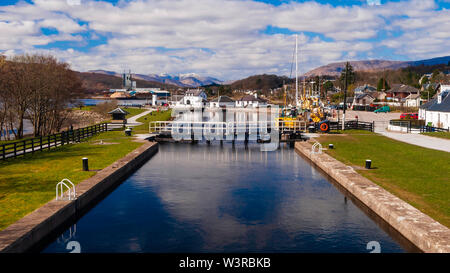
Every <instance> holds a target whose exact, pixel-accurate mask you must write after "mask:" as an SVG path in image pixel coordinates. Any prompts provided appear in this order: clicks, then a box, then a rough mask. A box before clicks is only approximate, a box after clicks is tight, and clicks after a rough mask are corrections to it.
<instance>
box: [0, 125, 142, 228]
mask: <svg viewBox="0 0 450 273" xmlns="http://www.w3.org/2000/svg"><path fill="white" fill-rule="evenodd" d="M99 140H103V141H104V142H105V143H117V144H111V145H95V144H94V142H96V141H99ZM141 145H142V143H138V142H133V141H132V139H131V138H130V137H125V136H124V133H123V132H122V131H111V132H105V133H101V134H99V135H97V136H94V137H92V138H89V139H87V140H85V142H83V143H79V144H71V145H65V146H62V147H58V148H54V149H52V150H50V151H44V152H36V153H35V154H34V155H32V154H28V155H26V156H25V157H19V158H17V159H11V160H7V161H6V162H3V161H1V162H0V230H1V229H4V228H6V227H7V226H8V225H10V224H12V223H14V222H15V221H17V220H18V219H20V218H22V217H23V216H25V215H27V214H28V213H30V212H32V211H33V210H35V209H37V208H39V207H40V206H42V205H43V204H45V203H47V202H48V201H50V200H52V199H53V198H55V186H56V184H57V183H58V182H59V181H61V180H62V179H63V178H68V179H70V180H71V181H72V182H73V183H74V184H78V183H79V182H81V181H83V180H84V179H86V178H89V177H91V176H93V175H95V172H93V171H90V172H83V171H82V170H81V168H82V163H81V158H83V157H87V158H89V168H90V169H91V170H96V169H97V170H99V169H102V168H105V167H107V166H108V165H110V164H112V163H113V162H114V161H116V160H117V159H119V158H122V157H123V156H125V155H126V154H128V153H129V152H131V151H132V150H134V149H136V148H137V147H139V146H141Z"/></svg>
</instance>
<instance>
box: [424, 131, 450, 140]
mask: <svg viewBox="0 0 450 273" xmlns="http://www.w3.org/2000/svg"><path fill="white" fill-rule="evenodd" d="M421 134H422V135H426V136H432V137H438V138H445V139H450V132H428V133H421Z"/></svg>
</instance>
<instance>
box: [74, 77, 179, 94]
mask: <svg viewBox="0 0 450 273" xmlns="http://www.w3.org/2000/svg"><path fill="white" fill-rule="evenodd" d="M77 74H78V76H79V78H80V79H81V81H82V83H83V88H85V89H86V90H87V91H88V92H100V91H104V90H108V89H120V88H122V78H119V77H117V76H114V75H109V74H105V73H93V72H77ZM135 80H136V84H137V87H138V88H150V87H154V88H161V89H169V90H171V89H176V88H178V86H175V85H169V84H163V83H160V82H153V81H146V80H140V79H135Z"/></svg>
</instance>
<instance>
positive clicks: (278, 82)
mask: <svg viewBox="0 0 450 273" xmlns="http://www.w3.org/2000/svg"><path fill="white" fill-rule="evenodd" d="M283 81H284V82H285V83H286V84H288V83H292V82H293V81H294V80H293V79H289V78H288V77H285V76H283V77H281V76H277V75H267V74H263V75H255V76H250V77H248V78H245V79H242V80H238V81H234V82H233V83H231V84H230V86H231V89H233V90H236V89H240V90H263V91H269V90H270V89H275V88H279V87H282V86H283Z"/></svg>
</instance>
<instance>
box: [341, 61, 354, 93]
mask: <svg viewBox="0 0 450 273" xmlns="http://www.w3.org/2000/svg"><path fill="white" fill-rule="evenodd" d="M347 66H348V73H347V86H349V85H350V84H354V83H355V79H356V77H355V71H353V66H352V65H351V64H350V63H347V65H346V67H347ZM345 70H346V68H345V67H344V69H342V72H341V76H340V77H339V83H340V85H341V88H342V89H344V88H345Z"/></svg>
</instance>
